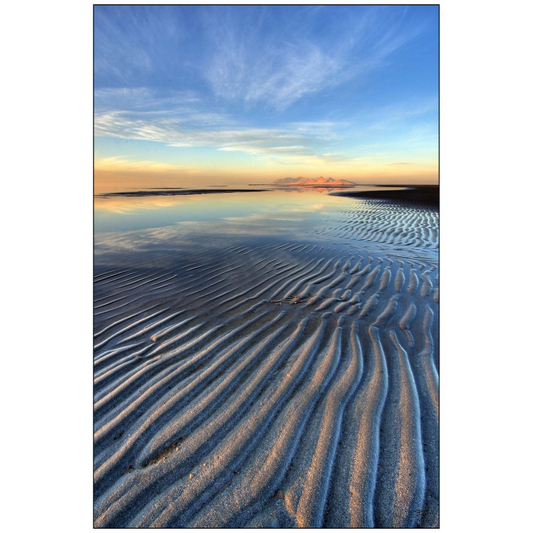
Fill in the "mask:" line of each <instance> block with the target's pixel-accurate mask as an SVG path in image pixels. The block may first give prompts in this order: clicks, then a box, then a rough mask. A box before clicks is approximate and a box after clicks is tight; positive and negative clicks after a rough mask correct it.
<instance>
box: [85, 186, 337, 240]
mask: <svg viewBox="0 0 533 533" xmlns="http://www.w3.org/2000/svg"><path fill="white" fill-rule="evenodd" d="M345 204H346V200H344V199H342V198H336V197H333V196H328V195H324V194H322V193H320V192H318V191H315V190H308V189H307V190H294V189H293V190H288V189H285V190H274V191H265V192H258V191H254V192H247V193H230V194H225V193H218V194H208V195H207V194H194V195H186V196H161V195H158V196H151V195H150V196H138V197H130V196H95V201H94V228H95V232H96V233H102V232H116V231H133V230H142V229H149V228H159V227H164V226H171V225H175V224H183V223H193V222H198V223H199V222H215V221H217V222H220V223H221V224H223V225H228V226H229V225H231V226H234V225H235V224H240V223H242V224H244V225H246V226H257V225H263V226H264V225H265V224H271V223H273V222H280V221H293V222H295V221H298V220H300V221H301V220H303V218H302V216H297V215H298V214H300V215H301V214H304V213H322V214H326V213H329V212H332V211H334V210H335V209H337V208H338V207H339V206H341V205H345Z"/></svg>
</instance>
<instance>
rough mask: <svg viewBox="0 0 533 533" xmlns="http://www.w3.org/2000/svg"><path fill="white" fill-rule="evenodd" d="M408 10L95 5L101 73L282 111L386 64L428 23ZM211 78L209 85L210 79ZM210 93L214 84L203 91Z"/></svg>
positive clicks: (115, 78)
mask: <svg viewBox="0 0 533 533" xmlns="http://www.w3.org/2000/svg"><path fill="white" fill-rule="evenodd" d="M406 12H407V8H402V7H396V8H386V7H359V8H353V7H346V8H344V7H340V6H339V7H335V8H330V9H329V10H324V9H319V8H313V7H311V8H305V7H299V6H298V7H297V6H278V7H266V6H204V7H180V6H151V7H149V8H148V7H146V6H129V7H128V8H126V7H122V6H98V7H97V9H96V10H95V74H96V76H97V78H98V79H109V80H110V81H112V82H113V85H115V86H116V84H117V82H118V83H120V84H126V85H129V86H132V83H134V82H137V84H139V82H140V84H141V85H142V84H147V83H150V81H151V82H152V83H153V84H156V85H158V86H166V87H171V86H176V83H178V85H179V86H180V88H181V89H185V88H187V87H188V88H193V89H195V90H199V91H201V92H203V93H204V95H203V96H204V97H208V96H209V95H208V94H205V93H206V88H209V90H210V93H211V96H214V97H215V98H216V99H217V100H218V101H225V102H230V103H231V102H233V103H238V104H241V105H245V106H247V107H263V108H269V109H274V110H275V111H277V112H281V111H284V110H286V109H287V108H289V107H291V106H292V105H293V104H295V103H296V102H298V101H299V100H301V99H302V98H304V97H306V96H310V95H313V94H316V93H320V92H322V91H324V90H326V89H329V88H331V87H334V86H337V85H340V84H342V83H344V82H346V81H348V80H354V79H359V78H361V77H363V76H365V75H366V74H367V73H369V72H372V71H375V70H376V69H379V68H381V67H383V66H384V65H386V62H387V60H388V58H389V57H390V56H391V55H392V54H393V53H394V52H395V51H396V50H398V49H399V48H401V47H402V46H404V45H405V44H406V43H407V42H408V41H410V40H412V39H413V38H415V37H416V36H417V35H419V34H420V33H421V32H422V31H423V25H422V24H420V23H413V24H410V25H408V27H407V29H406V26H405V24H403V23H402V21H403V18H404V16H405V13H406ZM206 82H207V86H206ZM207 92H209V91H207Z"/></svg>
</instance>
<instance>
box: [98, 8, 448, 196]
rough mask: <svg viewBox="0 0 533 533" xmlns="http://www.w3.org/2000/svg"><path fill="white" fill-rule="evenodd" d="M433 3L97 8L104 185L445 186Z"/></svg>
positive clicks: (100, 181) (101, 175) (100, 158)
mask: <svg viewBox="0 0 533 533" xmlns="http://www.w3.org/2000/svg"><path fill="white" fill-rule="evenodd" d="M438 45H439V41H438V7H437V6H95V7H94V133H95V139H94V158H95V162H94V168H95V187H96V188H99V187H102V188H106V187H110V188H116V187H130V186H131V187H137V186H193V187H198V186H209V185H217V184H228V185H238V184H246V183H269V182H271V181H273V180H276V179H280V178H285V177H297V176H304V177H309V178H316V177H318V176H324V177H329V176H331V177H333V178H335V179H348V180H350V181H354V182H356V183H365V184H368V183H436V182H437V180H438V104H439V102H438Z"/></svg>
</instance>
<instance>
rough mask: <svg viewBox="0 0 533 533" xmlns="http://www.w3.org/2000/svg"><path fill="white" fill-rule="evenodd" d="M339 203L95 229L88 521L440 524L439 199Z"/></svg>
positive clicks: (256, 524)
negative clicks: (246, 222)
mask: <svg viewBox="0 0 533 533" xmlns="http://www.w3.org/2000/svg"><path fill="white" fill-rule="evenodd" d="M339 202H340V205H341V206H342V208H341V209H339V210H337V211H336V212H334V213H332V214H330V215H329V217H328V218H327V219H326V220H322V221H321V222H320V224H318V223H315V224H310V225H308V226H305V231H303V233H302V231H299V232H298V234H297V235H291V233H290V232H282V233H277V234H275V235H272V236H271V237H270V236H268V234H266V235H265V234H263V235H261V236H260V237H258V236H255V237H254V236H250V235H248V234H246V232H243V233H242V234H241V233H239V232H238V231H233V233H232V234H231V235H226V234H222V233H221V234H220V235H217V234H216V232H215V230H213V233H212V234H211V236H210V237H209V236H207V235H205V234H204V237H203V238H202V233H201V231H194V230H193V229H191V228H183V227H181V226H177V227H175V228H170V229H169V228H159V229H153V230H146V231H144V232H137V233H135V232H131V233H124V234H116V235H115V234H113V235H112V234H104V235H102V236H101V237H97V239H96V244H97V250H96V251H97V253H96V267H95V280H94V297H95V352H94V357H95V361H94V364H95V384H94V393H95V411H94V421H95V443H94V457H95V526H96V527H126V526H129V527H416V526H418V527H437V526H438V523H439V522H438V516H439V511H438V476H439V473H438V465H439V459H438V363H439V361H438V298H439V291H438V210H437V209H436V208H434V207H428V206H424V205H409V204H405V203H403V204H402V203H397V202H393V201H388V200H383V199H379V200H376V199H370V198H365V199H352V198H342V199H339ZM267 233H268V232H267Z"/></svg>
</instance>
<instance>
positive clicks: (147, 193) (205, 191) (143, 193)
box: [96, 189, 268, 198]
mask: <svg viewBox="0 0 533 533" xmlns="http://www.w3.org/2000/svg"><path fill="white" fill-rule="evenodd" d="M266 191H268V189H179V190H176V189H170V190H153V191H150V190H148V191H131V192H129V191H126V192H109V193H104V194H97V195H96V196H98V198H110V197H111V198H115V197H117V196H127V197H143V196H184V195H189V194H225V193H230V192H266Z"/></svg>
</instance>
